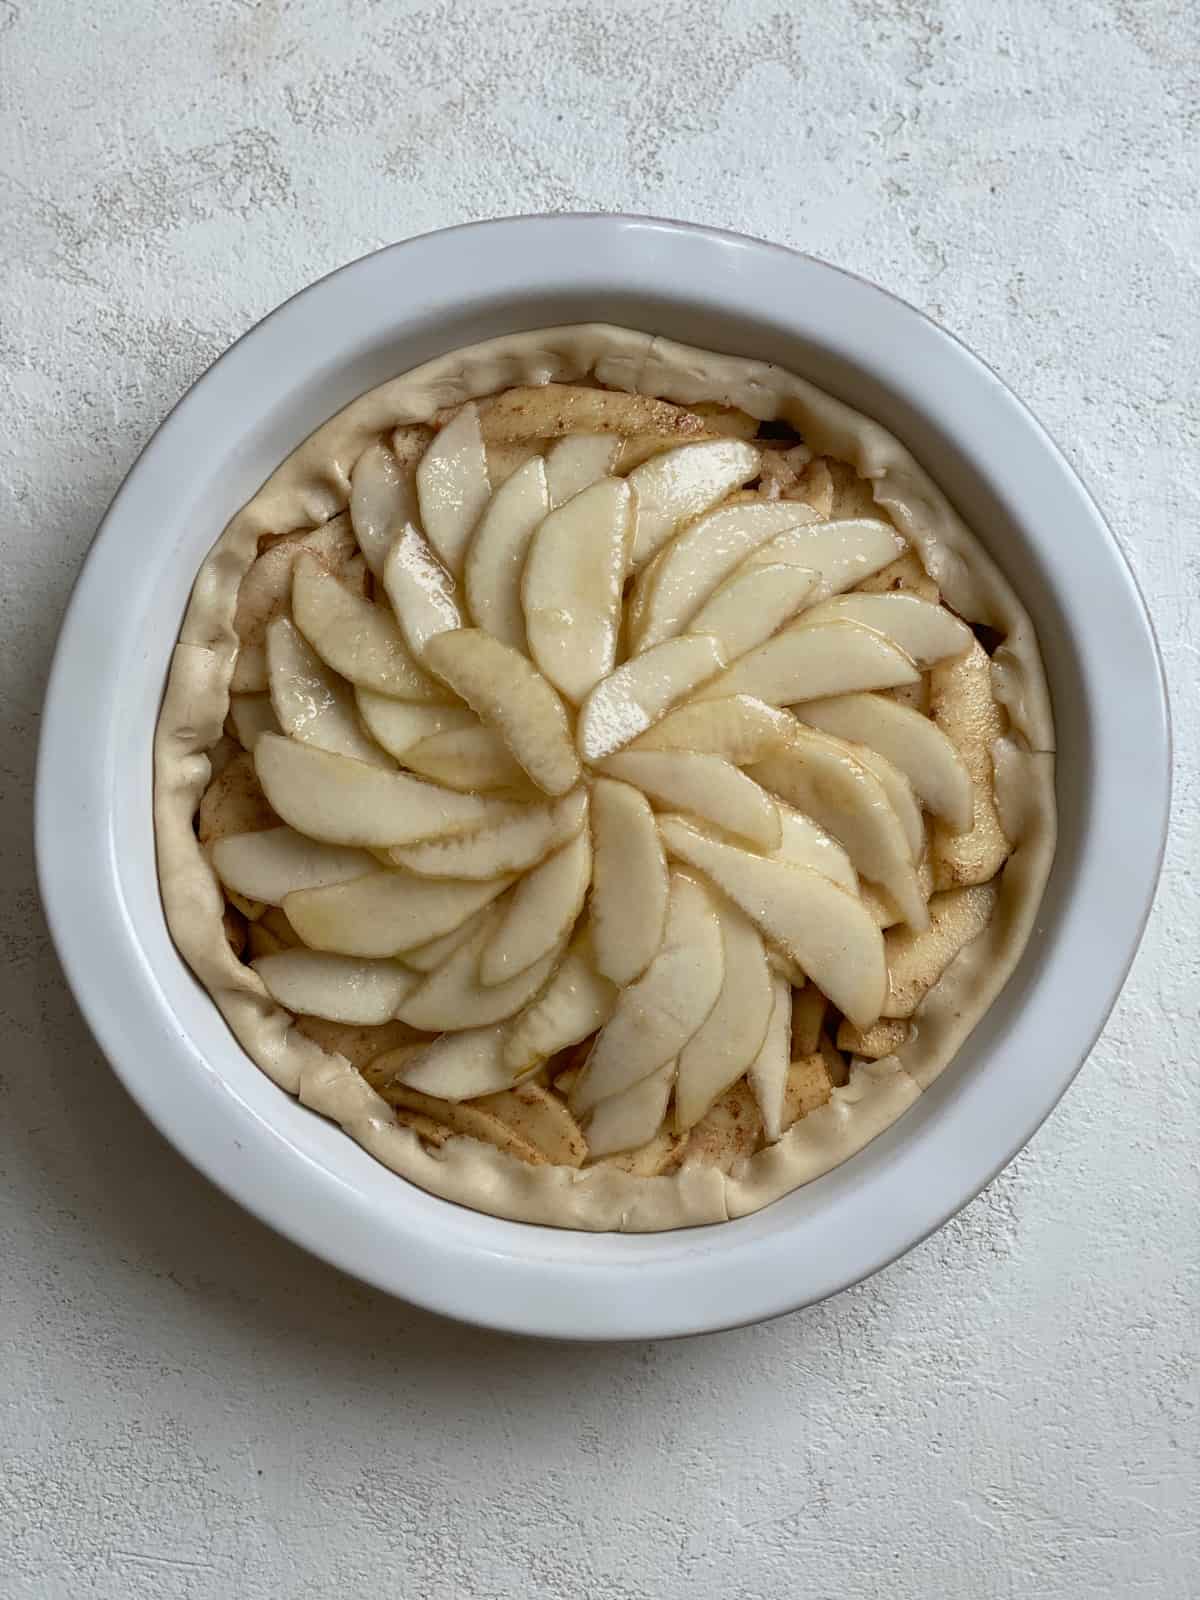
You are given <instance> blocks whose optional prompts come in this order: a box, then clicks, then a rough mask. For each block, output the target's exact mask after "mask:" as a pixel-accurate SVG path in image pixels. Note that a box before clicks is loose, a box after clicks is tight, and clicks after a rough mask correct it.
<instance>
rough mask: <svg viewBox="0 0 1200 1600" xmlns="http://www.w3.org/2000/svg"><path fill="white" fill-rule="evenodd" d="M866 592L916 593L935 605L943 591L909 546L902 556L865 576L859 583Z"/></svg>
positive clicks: (860, 587)
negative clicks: (867, 576)
mask: <svg viewBox="0 0 1200 1600" xmlns="http://www.w3.org/2000/svg"><path fill="white" fill-rule="evenodd" d="M858 588H859V589H860V590H861V591H862V592H863V593H864V594H894V593H896V592H899V593H901V594H915V595H917V596H918V598H920V599H921V600H931V601H932V602H933V603H934V605H937V603H938V601H939V600H940V599H941V598H942V591H941V590H940V589H939V588H938V586H937V584H936V583H935V582H934V581H933V579H932V578H931V577H930V576H929V574H928V573H927V572H926V571H925V568H924V567H923V566H922V565H921V558H920V556H919V555H918V554H917V552H916V551H915V550H914V549H912V548H911V546H910V547H909V549H907V550H906V551H905V552H904V554H903V555H902V556H897V557H896V559H895V561H890V562H889V563H888V565H887V566H886V567H880V569H879V571H878V572H875V573H872V575H871V576H870V577H869V578H864V579H863V580H862V582H861V583H860V584H859V585H858Z"/></svg>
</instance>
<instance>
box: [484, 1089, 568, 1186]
mask: <svg viewBox="0 0 1200 1600" xmlns="http://www.w3.org/2000/svg"><path fill="white" fill-rule="evenodd" d="M480 1108H481V1110H484V1111H488V1112H490V1113H491V1115H492V1116H494V1117H499V1119H500V1121H501V1122H503V1123H505V1124H506V1125H507V1126H508V1127H510V1128H511V1129H512V1130H513V1132H514V1133H515V1134H516V1135H517V1137H518V1138H521V1139H524V1140H525V1141H526V1142H527V1143H529V1144H531V1145H533V1147H534V1149H535V1150H540V1151H541V1152H542V1154H543V1155H544V1156H545V1157H546V1159H547V1161H550V1162H552V1163H553V1165H554V1166H556V1167H581V1166H582V1165H583V1163H584V1162H585V1161H586V1160H587V1153H588V1147H587V1140H586V1139H585V1138H584V1136H583V1130H582V1128H580V1126H579V1124H578V1123H577V1122H576V1121H575V1118H574V1117H573V1116H572V1115H571V1113H570V1112H569V1111H568V1110H567V1108H566V1106H565V1105H563V1103H562V1101H561V1100H560V1099H559V1098H558V1097H557V1095H553V1094H549V1093H548V1092H547V1091H546V1090H545V1089H544V1088H543V1087H542V1085H541V1084H540V1083H518V1084H516V1085H515V1086H514V1087H513V1088H511V1089H504V1090H502V1091H501V1092H500V1093H499V1094H490V1095H488V1097H487V1099H486V1100H481V1101H480Z"/></svg>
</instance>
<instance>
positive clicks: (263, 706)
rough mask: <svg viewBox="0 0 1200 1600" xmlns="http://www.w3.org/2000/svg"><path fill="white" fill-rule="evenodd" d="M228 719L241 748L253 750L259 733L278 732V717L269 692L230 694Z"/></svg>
mask: <svg viewBox="0 0 1200 1600" xmlns="http://www.w3.org/2000/svg"><path fill="white" fill-rule="evenodd" d="M229 721H230V724H231V726H232V728H233V731H234V734H235V735H236V736H237V742H238V743H239V744H240V745H241V747H242V749H243V750H253V749H254V742H255V740H256V739H257V738H258V736H259V734H260V733H278V732H279V719H278V718H277V717H276V715H275V709H274V707H273V706H272V705H271V696H270V695H269V694H234V695H230V697H229Z"/></svg>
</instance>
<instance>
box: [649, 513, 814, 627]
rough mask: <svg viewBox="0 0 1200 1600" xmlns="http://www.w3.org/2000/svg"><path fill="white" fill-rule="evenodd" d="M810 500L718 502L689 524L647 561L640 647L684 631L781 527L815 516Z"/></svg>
mask: <svg viewBox="0 0 1200 1600" xmlns="http://www.w3.org/2000/svg"><path fill="white" fill-rule="evenodd" d="M815 520H816V513H815V512H813V511H811V510H809V508H808V507H807V506H797V505H789V504H787V503H786V502H784V503H781V502H779V501H775V502H770V501H766V500H759V501H748V502H746V503H744V504H739V505H732V506H718V507H717V508H716V510H715V511H710V512H709V513H708V514H707V516H703V517H700V518H699V519H698V520H697V521H695V522H693V523H692V524H691V525H690V526H689V527H687V528H685V529H684V530H683V531H682V533H680V534H679V536H678V538H676V539H675V540H674V541H673V542H672V543H671V544H669V545H667V546H666V547H665V549H664V551H663V555H662V560H661V561H660V562H659V563H658V564H657V565H656V566H655V567H654V569H653V571H652V570H651V568H650V567H645V568H643V570H642V573H641V574H640V576H639V578H638V581H637V585H636V586H635V593H636V592H637V591H638V590H644V592H643V593H642V594H641V596H640V605H639V608H638V612H639V614H638V620H637V623H636V626H633V627H631V636H632V638H633V640H634V643H635V646H636V648H637V649H638V650H639V651H642V650H648V649H649V648H650V647H651V646H652V645H656V644H661V643H662V641H663V640H664V639H673V638H674V637H675V636H676V635H677V634H679V633H682V632H683V630H684V629H685V628H686V627H687V625H688V623H689V622H690V621H691V620H692V618H693V617H694V616H695V615H696V613H697V611H699V610H700V608H701V606H702V605H703V604H704V603H705V601H706V600H708V598H709V597H710V596H711V595H712V594H714V593H715V591H716V590H717V589H719V588H720V587H721V585H722V584H723V583H724V582H725V581H726V579H728V578H730V577H732V576H733V574H734V573H735V572H737V571H738V570H739V568H740V566H741V563H742V562H743V561H745V559H746V558H747V556H750V555H752V554H753V553H754V552H755V551H756V550H758V549H760V548H762V547H763V546H764V545H767V544H768V543H769V542H770V541H771V540H773V539H775V538H777V537H778V535H780V534H781V533H786V532H787V531H788V530H789V529H798V528H802V527H805V526H808V525H810V524H811V523H813V522H815Z"/></svg>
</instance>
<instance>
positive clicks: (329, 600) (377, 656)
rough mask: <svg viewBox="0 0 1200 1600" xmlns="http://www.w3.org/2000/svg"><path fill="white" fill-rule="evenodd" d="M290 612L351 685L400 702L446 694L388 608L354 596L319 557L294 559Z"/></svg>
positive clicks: (317, 650)
mask: <svg viewBox="0 0 1200 1600" xmlns="http://www.w3.org/2000/svg"><path fill="white" fill-rule="evenodd" d="M292 615H293V617H294V618H295V623H296V626H297V628H299V630H300V632H301V633H302V634H303V635H304V637H305V638H306V639H307V640H308V642H309V644H310V645H311V646H312V647H313V649H314V650H315V651H316V652H317V654H318V655H319V656H320V658H321V660H322V661H324V662H325V664H326V665H327V666H330V667H332V668H333V670H334V671H335V672H338V673H340V674H341V675H342V677H343V678H349V679H350V681H351V682H352V683H360V684H362V685H363V686H364V687H365V688H368V689H376V690H378V691H379V692H380V693H381V694H390V695H393V696H395V697H396V698H397V699H399V700H444V699H445V698H446V695H445V692H444V690H442V689H440V688H439V687H438V685H437V684H436V683H434V682H433V681H432V679H430V678H429V676H428V675H427V674H426V673H424V672H422V671H421V669H420V667H418V666H417V664H416V662H415V661H414V660H413V658H412V656H411V655H410V654H409V652H408V650H407V648H406V646H405V643H404V640H403V639H402V638H401V637H400V630H399V629H398V628H397V626H396V623H395V620H394V619H393V617H392V616H391V615H390V614H389V613H388V611H387V610H386V609H385V608H384V607H383V606H380V605H376V604H375V603H374V602H373V601H370V600H364V599H363V598H362V596H361V595H357V594H354V593H353V592H352V591H351V590H350V589H348V588H347V587H346V585H345V584H344V583H342V582H340V581H339V580H338V579H337V578H335V577H334V576H333V574H332V573H331V572H330V571H329V570H328V568H326V567H324V566H322V564H321V563H320V562H319V561H318V560H317V559H316V557H315V556H312V555H307V554H303V555H300V556H298V557H297V558H296V561H295V564H294V566H293V569H292ZM272 632H278V630H277V629H276V628H275V627H274V625H272ZM278 709H279V708H278V706H276V711H278Z"/></svg>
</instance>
